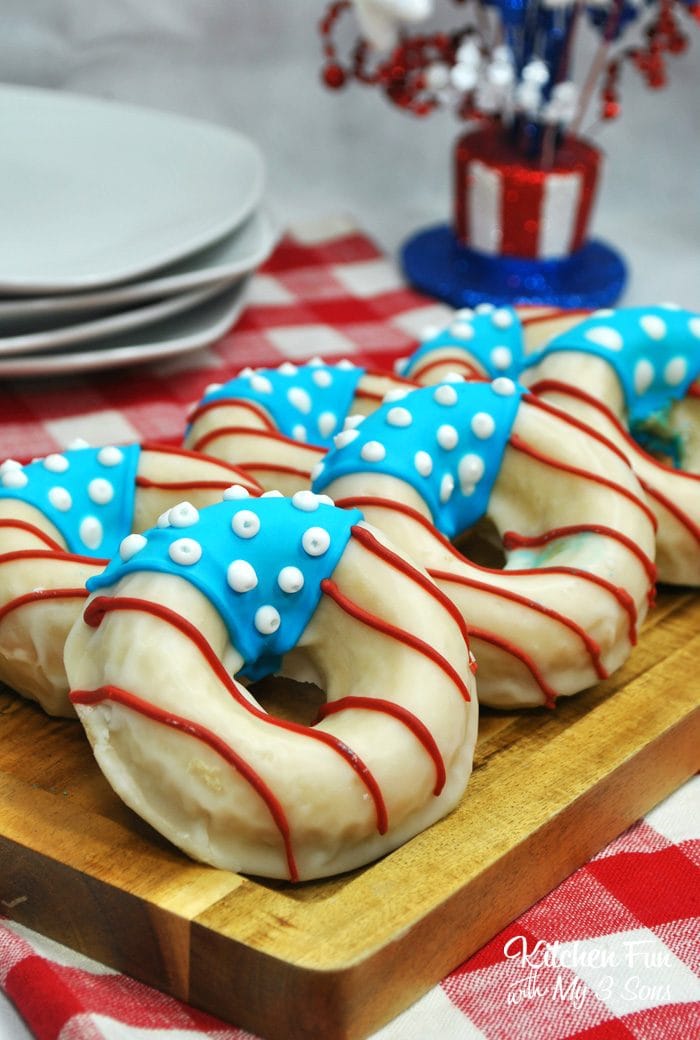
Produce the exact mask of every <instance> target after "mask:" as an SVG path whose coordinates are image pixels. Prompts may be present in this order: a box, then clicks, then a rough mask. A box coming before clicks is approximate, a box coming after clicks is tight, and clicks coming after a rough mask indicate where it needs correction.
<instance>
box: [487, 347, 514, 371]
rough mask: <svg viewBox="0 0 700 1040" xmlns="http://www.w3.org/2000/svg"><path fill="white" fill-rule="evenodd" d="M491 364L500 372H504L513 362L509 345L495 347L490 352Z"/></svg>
mask: <svg viewBox="0 0 700 1040" xmlns="http://www.w3.org/2000/svg"><path fill="white" fill-rule="evenodd" d="M490 357H491V364H492V365H493V367H494V368H497V369H498V370H499V372H503V371H504V370H505V369H506V368H508V367H509V365H511V364H512V362H513V355H512V353H511V352H510V350H509V349H508V347H494V348H493V350H492V351H491V354H490Z"/></svg>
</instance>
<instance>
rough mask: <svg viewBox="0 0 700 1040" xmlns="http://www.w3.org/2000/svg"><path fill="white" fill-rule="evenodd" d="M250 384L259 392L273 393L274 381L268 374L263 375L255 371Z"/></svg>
mask: <svg viewBox="0 0 700 1040" xmlns="http://www.w3.org/2000/svg"><path fill="white" fill-rule="evenodd" d="M250 385H251V388H252V389H253V390H255V391H257V393H259V394H271V393H272V383H271V382H270V380H269V379H268V378H267V376H261V375H259V373H257V372H256V373H255V375H252V376H251V377H250Z"/></svg>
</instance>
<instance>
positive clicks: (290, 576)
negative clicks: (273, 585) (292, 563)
mask: <svg viewBox="0 0 700 1040" xmlns="http://www.w3.org/2000/svg"><path fill="white" fill-rule="evenodd" d="M277 584H278V585H279V587H280V588H281V589H282V592H290V593H293V592H299V591H300V589H303V587H304V575H303V574H302V572H301V571H300V570H299V568H298V567H283V568H282V570H281V571H280V572H279V574H278V575H277Z"/></svg>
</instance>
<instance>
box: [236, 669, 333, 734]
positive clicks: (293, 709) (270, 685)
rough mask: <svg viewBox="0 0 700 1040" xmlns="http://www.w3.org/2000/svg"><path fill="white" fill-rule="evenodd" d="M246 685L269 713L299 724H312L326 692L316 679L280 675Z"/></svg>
mask: <svg viewBox="0 0 700 1040" xmlns="http://www.w3.org/2000/svg"><path fill="white" fill-rule="evenodd" d="M248 689H249V690H250V692H251V694H252V695H253V697H255V699H256V701H257V702H258V704H259V705H260V707H261V708H263V709H264V711H266V712H267V713H268V715H273V716H274V717H275V718H277V719H283V720H284V721H285V722H297V723H299V724H300V725H302V726H311V725H312V724H313V723H314V722H315V721H316V719H317V718H318V713H319V710H320V708H321V707H322V705H324V704H325V703H326V695H325V693H324V692H323V690H321V689H320V688H319V687H318V686H316V685H315V683H310V682H297V680H296V679H288V678H286V677H285V676H281V675H271V676H268V677H267V678H265V679H260V680H259V681H258V682H255V683H252V684H251V685H250V686H249V687H248Z"/></svg>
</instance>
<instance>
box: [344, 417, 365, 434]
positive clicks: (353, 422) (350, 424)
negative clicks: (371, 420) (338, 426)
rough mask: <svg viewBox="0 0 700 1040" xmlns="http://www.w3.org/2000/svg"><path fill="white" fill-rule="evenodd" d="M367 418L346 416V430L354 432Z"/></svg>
mask: <svg viewBox="0 0 700 1040" xmlns="http://www.w3.org/2000/svg"><path fill="white" fill-rule="evenodd" d="M366 418H367V416H366V415H348V416H346V419H345V422H344V423H343V429H344V430H354V429H355V428H356V427H357V426H359V425H360V423H363V422H364V421H365V419H366Z"/></svg>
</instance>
